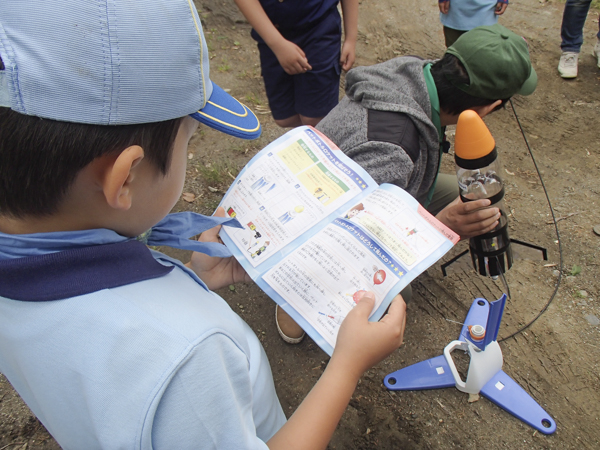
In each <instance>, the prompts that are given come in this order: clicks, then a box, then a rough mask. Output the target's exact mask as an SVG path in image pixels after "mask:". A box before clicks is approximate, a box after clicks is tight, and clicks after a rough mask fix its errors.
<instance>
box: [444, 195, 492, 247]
mask: <svg viewBox="0 0 600 450" xmlns="http://www.w3.org/2000/svg"><path fill="white" fill-rule="evenodd" d="M487 206H490V201H489V200H488V199H481V200H474V201H472V202H467V203H463V202H462V200H461V199H460V197H456V200H454V201H453V202H452V203H450V204H449V205H448V206H446V207H445V208H444V209H442V210H441V211H440V212H439V213H438V214H437V216H436V218H437V219H438V220H439V221H440V222H442V223H443V224H444V225H446V226H447V227H448V228H450V229H451V230H452V231H454V232H455V233H457V234H458V235H460V237H461V239H467V238H471V237H474V236H479V235H480V234H484V233H487V232H488V231H492V230H493V229H494V227H496V225H498V220H499V219H500V210H499V209H498V208H487Z"/></svg>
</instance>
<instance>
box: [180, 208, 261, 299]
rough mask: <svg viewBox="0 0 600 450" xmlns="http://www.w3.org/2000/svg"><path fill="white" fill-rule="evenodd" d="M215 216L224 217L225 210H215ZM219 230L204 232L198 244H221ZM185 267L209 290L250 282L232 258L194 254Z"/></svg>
mask: <svg viewBox="0 0 600 450" xmlns="http://www.w3.org/2000/svg"><path fill="white" fill-rule="evenodd" d="M215 216H217V217H225V210H224V209H223V208H222V207H219V208H217V210H216V211H215ZM220 230H221V226H220V225H219V226H217V227H214V228H211V229H210V230H206V231H205V232H204V233H202V234H201V235H200V237H199V238H198V240H199V241H200V242H221V239H220V238H219V231H220ZM186 266H187V267H189V268H190V269H192V270H193V271H194V272H195V273H196V275H198V277H200V279H201V280H202V281H204V282H205V283H206V285H207V286H208V288H209V289H211V290H212V289H219V288H222V287H225V286H228V285H230V284H233V283H239V282H248V281H251V280H252V279H251V278H250V276H249V275H248V274H247V273H246V271H245V270H244V269H243V268H242V266H240V263H238V261H237V260H236V259H235V258H234V257H233V256H231V257H229V258H218V257H216V256H208V255H206V254H204V253H199V252H194V253H192V260H191V261H190V262H189V263H187V264H186Z"/></svg>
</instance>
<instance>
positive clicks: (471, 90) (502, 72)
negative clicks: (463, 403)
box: [446, 24, 537, 100]
mask: <svg viewBox="0 0 600 450" xmlns="http://www.w3.org/2000/svg"><path fill="white" fill-rule="evenodd" d="M446 53H449V54H451V55H454V56H456V57H457V58H458V59H459V60H460V62H461V63H462V64H463V66H465V69H466V70H467V73H468V74H469V80H470V83H469V84H464V83H458V82H455V81H453V80H452V79H450V78H448V80H449V81H450V82H451V83H452V84H453V85H454V86H456V87H457V88H459V89H460V90H462V91H464V92H466V93H467V94H470V95H472V96H473V97H478V98H485V99H490V100H497V99H506V98H509V97H512V96H513V95H514V94H521V95H529V94H531V93H533V91H535V87H536V85H537V74H536V73H535V70H534V69H533V67H531V60H530V59H529V50H528V48H527V42H526V41H525V39H524V38H523V37H521V36H519V35H518V34H515V33H513V32H512V31H510V30H509V29H508V28H505V27H503V26H502V25H499V24H496V25H490V26H483V27H477V28H473V29H472V30H470V31H468V32H466V33H464V34H463V35H462V36H460V37H459V38H458V39H457V40H456V42H454V44H453V45H452V46H450V47H449V48H448V49H447V50H446Z"/></svg>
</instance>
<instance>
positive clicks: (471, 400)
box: [468, 394, 479, 403]
mask: <svg viewBox="0 0 600 450" xmlns="http://www.w3.org/2000/svg"><path fill="white" fill-rule="evenodd" d="M478 400H479V394H469V400H468V402H469V403H474V402H476V401H478Z"/></svg>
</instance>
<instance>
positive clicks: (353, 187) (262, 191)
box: [221, 127, 376, 267]
mask: <svg viewBox="0 0 600 450" xmlns="http://www.w3.org/2000/svg"><path fill="white" fill-rule="evenodd" d="M332 147H333V148H332ZM348 161H349V162H350V163H352V161H351V160H349V158H347V157H346V156H345V155H344V154H343V153H342V152H341V151H340V150H339V149H337V147H335V146H332V145H331V144H330V143H329V142H327V140H326V138H325V137H324V136H322V135H320V134H319V133H318V132H317V131H316V130H314V129H312V128H309V127H300V128H296V129H294V130H292V131H290V132H288V133H286V134H285V135H283V136H282V137H281V138H279V139H278V140H276V141H274V142H273V143H271V144H270V145H269V146H267V147H266V148H265V149H263V150H262V151H261V152H260V153H259V154H258V155H257V156H256V157H255V158H253V160H252V161H251V162H250V163H249V164H248V165H247V166H246V168H245V169H244V170H243V171H242V173H240V175H239V176H238V178H237V179H236V181H234V184H233V185H232V187H231V188H230V189H229V191H228V192H227V194H226V195H225V197H224V199H223V201H222V202H221V205H222V206H223V207H224V208H225V211H226V212H227V214H229V216H231V217H235V218H237V219H238V220H239V221H240V223H241V224H242V225H243V226H244V229H243V230H242V229H235V228H228V229H226V231H225V232H226V234H227V236H228V237H229V238H230V239H231V240H232V241H233V243H234V244H235V246H236V247H237V248H238V249H239V250H240V252H241V254H242V255H243V257H244V259H245V260H246V261H247V262H248V263H249V264H250V265H251V266H252V267H256V266H258V265H260V264H261V263H263V262H264V261H265V260H266V259H268V258H269V257H271V256H273V255H275V254H276V253H277V252H278V251H279V250H281V249H282V248H283V247H285V246H286V245H288V244H289V243H290V242H292V241H293V240H294V239H296V238H297V237H299V236H300V235H302V234H303V233H305V232H307V231H309V230H310V229H311V228H312V227H314V226H315V225H316V224H317V223H318V222H320V221H321V220H323V219H324V218H326V217H327V216H328V215H330V214H332V213H333V212H335V211H336V210H337V209H338V208H340V206H342V205H344V204H345V203H346V202H348V201H349V200H350V199H352V198H353V197H355V196H357V195H359V194H361V193H362V192H363V191H364V190H366V189H367V188H373V187H376V183H375V182H374V181H373V180H372V179H371V178H370V177H369V176H368V174H367V173H366V172H364V171H363V170H362V169H360V167H355V168H354V169H353V168H351V167H350V166H349V165H348V164H347V162H348ZM352 164H354V163H352ZM357 169H358V170H357Z"/></svg>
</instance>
